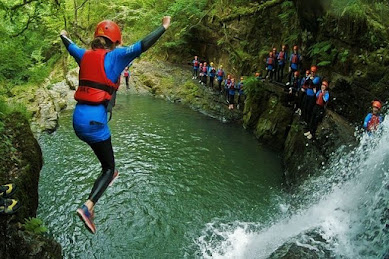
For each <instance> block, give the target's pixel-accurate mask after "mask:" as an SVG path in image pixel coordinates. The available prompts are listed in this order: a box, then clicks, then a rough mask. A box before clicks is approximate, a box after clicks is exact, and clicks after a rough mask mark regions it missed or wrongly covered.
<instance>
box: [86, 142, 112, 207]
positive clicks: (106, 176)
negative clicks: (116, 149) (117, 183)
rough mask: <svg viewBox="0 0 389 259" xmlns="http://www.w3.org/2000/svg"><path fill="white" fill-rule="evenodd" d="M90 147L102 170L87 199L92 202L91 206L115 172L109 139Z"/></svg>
mask: <svg viewBox="0 0 389 259" xmlns="http://www.w3.org/2000/svg"><path fill="white" fill-rule="evenodd" d="M90 147H91V148H92V149H93V151H94V152H95V154H96V156H97V158H98V159H99V161H100V163H101V168H102V173H101V175H100V176H99V177H98V178H97V179H96V181H95V183H94V185H93V188H92V191H91V193H90V194H89V198H88V200H90V201H92V202H93V204H96V202H97V201H98V200H99V199H100V197H101V195H102V194H103V193H104V191H105V190H106V189H107V187H108V185H109V183H110V182H111V180H112V178H113V174H114V171H115V158H114V154H113V149H112V142H111V138H108V139H107V140H104V141H101V142H97V143H93V144H90Z"/></svg>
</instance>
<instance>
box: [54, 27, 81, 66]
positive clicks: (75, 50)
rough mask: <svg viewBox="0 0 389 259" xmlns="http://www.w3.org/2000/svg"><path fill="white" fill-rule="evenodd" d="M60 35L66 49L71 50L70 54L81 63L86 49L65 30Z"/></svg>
mask: <svg viewBox="0 0 389 259" xmlns="http://www.w3.org/2000/svg"><path fill="white" fill-rule="evenodd" d="M60 37H61V40H62V42H63V44H64V45H65V47H66V49H67V50H68V51H69V54H70V55H72V56H73V57H74V59H75V60H76V62H77V63H78V64H79V65H80V62H81V58H82V56H83V55H84V53H85V49H82V48H79V47H78V46H77V45H76V44H75V43H74V42H73V41H72V40H71V39H69V38H68V33H67V32H66V31H65V30H62V31H61V35H60Z"/></svg>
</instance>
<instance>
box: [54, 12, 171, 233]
mask: <svg viewBox="0 0 389 259" xmlns="http://www.w3.org/2000/svg"><path fill="white" fill-rule="evenodd" d="M169 26H170V17H169V16H165V17H164V18H163V19H162V24H161V26H160V27H158V28H157V29H156V30H155V31H153V32H151V33H150V34H149V35H147V36H146V37H145V38H144V39H142V40H141V41H138V42H136V43H135V44H133V45H131V46H127V47H119V46H120V45H121V44H122V35H121V30H120V28H119V26H118V25H117V24H116V23H115V22H113V21H110V20H104V21H101V22H100V23H99V24H98V25H97V26H96V29H95V33H94V40H93V41H92V43H91V49H88V50H86V49H83V48H80V47H78V46H77V45H76V44H75V43H73V42H72V41H71V40H70V39H69V38H68V37H67V32H66V31H64V30H63V31H61V35H60V36H61V40H62V42H63V44H64V45H65V47H66V49H67V51H68V52H69V54H70V55H71V56H73V58H74V59H75V60H76V62H77V63H78V65H79V67H80V75H79V86H78V88H77V91H76V93H75V95H74V98H75V99H76V101H77V104H76V107H75V109H74V112H73V128H74V131H75V133H76V135H77V137H78V138H79V139H81V140H82V141H84V142H86V143H87V144H88V145H89V146H90V147H91V149H92V150H93V152H94V153H95V155H96V156H97V158H98V159H99V161H100V164H101V174H100V176H99V177H98V178H97V179H96V181H95V182H94V185H93V187H92V190H91V192H90V194H89V196H88V199H87V200H86V201H85V203H84V204H83V205H82V206H81V207H80V208H78V209H77V214H78V216H79V217H80V218H81V220H82V221H83V222H84V223H85V225H86V227H87V228H88V230H89V231H91V232H92V233H96V226H95V224H94V222H93V220H94V207H95V205H96V203H97V202H98V200H99V199H100V197H101V196H102V194H103V193H104V192H105V190H106V189H107V187H108V186H109V185H110V184H111V183H112V181H113V180H114V179H115V178H116V177H117V176H118V171H117V170H116V168H115V158H114V152H113V148H112V142H111V132H110V129H109V126H108V112H110V110H109V109H110V107H113V103H112V100H114V97H115V94H116V91H117V90H118V88H119V84H120V80H119V79H120V74H121V72H122V71H123V70H124V68H125V67H126V66H128V64H129V63H130V62H131V61H133V60H134V59H135V58H137V57H139V56H140V55H141V54H142V53H143V52H145V51H146V50H148V49H149V48H150V47H151V46H153V45H154V43H155V42H156V41H157V40H158V39H159V38H160V37H161V36H162V35H163V33H164V32H165V31H166V30H167V28H168V27H169Z"/></svg>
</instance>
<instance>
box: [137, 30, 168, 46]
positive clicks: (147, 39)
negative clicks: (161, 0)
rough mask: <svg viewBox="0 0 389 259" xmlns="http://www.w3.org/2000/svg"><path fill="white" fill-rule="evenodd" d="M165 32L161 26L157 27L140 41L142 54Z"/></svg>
mask: <svg viewBox="0 0 389 259" xmlns="http://www.w3.org/2000/svg"><path fill="white" fill-rule="evenodd" d="M165 31H166V29H165V27H163V26H162V25H161V26H160V27H158V28H157V29H156V30H155V31H153V32H151V33H150V34H149V35H147V36H146V37H145V38H144V39H143V40H141V44H142V52H145V51H146V50H148V49H149V48H150V47H151V46H153V45H154V43H155V42H156V41H157V40H158V39H159V38H160V37H161V36H162V34H163V33H164V32H165Z"/></svg>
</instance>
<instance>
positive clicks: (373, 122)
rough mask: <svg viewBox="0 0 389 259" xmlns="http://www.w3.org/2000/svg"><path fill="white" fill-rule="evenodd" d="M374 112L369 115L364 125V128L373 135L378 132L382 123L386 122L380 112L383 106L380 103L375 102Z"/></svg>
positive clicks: (373, 103)
mask: <svg viewBox="0 0 389 259" xmlns="http://www.w3.org/2000/svg"><path fill="white" fill-rule="evenodd" d="M371 106H372V107H371V108H372V112H371V113H369V114H367V116H366V117H365V121H364V123H363V128H364V129H365V130H366V131H367V132H368V133H369V134H371V133H372V132H374V131H376V130H377V129H378V126H379V125H380V124H381V123H382V121H383V120H384V119H383V117H382V116H381V115H380V111H381V108H382V104H381V102H379V101H373V102H372V105H371Z"/></svg>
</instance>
